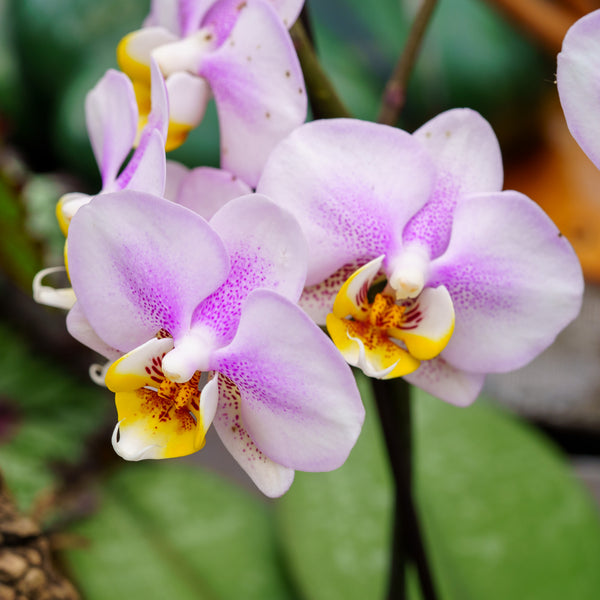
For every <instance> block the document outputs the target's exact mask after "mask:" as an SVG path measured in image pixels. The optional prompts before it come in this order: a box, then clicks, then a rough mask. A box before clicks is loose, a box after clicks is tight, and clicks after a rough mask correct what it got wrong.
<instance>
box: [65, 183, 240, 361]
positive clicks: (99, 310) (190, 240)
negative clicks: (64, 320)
mask: <svg viewBox="0 0 600 600" xmlns="http://www.w3.org/2000/svg"><path fill="white" fill-rule="evenodd" d="M68 243H69V245H68V257H69V273H70V276H71V282H72V284H73V289H74V290H75V294H76V295H77V298H78V301H79V302H80V303H81V308H82V310H83V312H84V314H85V316H86V317H87V319H88V320H89V322H90V323H91V325H92V327H93V328H94V329H95V331H96V332H97V333H98V335H99V336H100V337H101V338H102V339H103V340H104V341H105V342H106V343H107V344H109V345H111V346H114V347H115V348H117V349H118V350H120V351H122V352H127V351H129V350H131V349H133V348H135V347H136V346H139V345H140V344H142V343H143V342H145V341H146V340H148V339H150V338H151V337H153V336H154V335H155V334H156V333H157V332H158V331H159V330H160V329H165V330H166V331H167V332H169V333H170V334H171V335H172V336H173V338H175V340H176V341H177V338H178V337H179V336H181V335H183V334H185V332H186V331H188V329H189V327H190V321H191V316H192V313H193V311H194V309H195V307H196V306H197V305H198V303H199V302H200V301H201V300H203V299H204V298H205V297H206V296H208V295H209V294H211V293H212V292H213V291H214V290H215V289H216V288H217V287H218V286H219V285H220V284H221V283H222V282H223V281H224V280H225V278H226V276H227V273H228V270H229V261H228V257H227V253H226V250H225V248H224V246H223V243H222V242H221V240H220V239H219V237H218V236H217V234H216V233H215V232H214V231H213V230H212V229H211V228H210V226H209V225H208V223H207V222H206V221H205V220H204V219H202V217H200V216H198V215H196V214H194V213H193V212H191V211H190V210H188V209H186V208H183V207H181V206H178V205H177V204H174V203H172V202H169V201H168V200H164V199H162V198H158V197H155V196H151V195H149V194H142V193H140V192H132V191H129V190H125V191H122V192H115V193H113V194H102V195H101V196H99V197H97V198H95V199H94V200H92V201H91V202H90V203H89V204H87V205H86V206H84V207H83V208H81V209H80V210H79V211H78V212H77V215H75V217H74V218H73V221H72V222H71V226H70V228H69V238H68Z"/></svg>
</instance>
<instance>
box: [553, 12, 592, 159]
mask: <svg viewBox="0 0 600 600" xmlns="http://www.w3.org/2000/svg"><path fill="white" fill-rule="evenodd" d="M557 63H558V64H557V71H556V83H557V85H558V94H559V96H560V103H561V104H562V108H563V112H564V113H565V119H566V120H567V125H568V126H569V131H570V132H571V135H572V136H573V137H574V138H575V140H576V141H577V143H578V144H579V145H580V146H581V148H582V150H583V151H584V152H585V153H586V154H587V155H588V157H589V158H590V160H591V161H592V162H593V163H594V164H595V165H596V167H598V168H599V169H600V117H599V112H600V10H596V11H594V12H591V13H589V14H588V15H586V16H585V17H583V18H581V19H579V20H578V21H576V23H575V24H574V25H573V26H572V27H571V29H569V31H567V35H566V36H565V39H564V40H563V46H562V51H561V52H560V54H559V55H558V58H557Z"/></svg>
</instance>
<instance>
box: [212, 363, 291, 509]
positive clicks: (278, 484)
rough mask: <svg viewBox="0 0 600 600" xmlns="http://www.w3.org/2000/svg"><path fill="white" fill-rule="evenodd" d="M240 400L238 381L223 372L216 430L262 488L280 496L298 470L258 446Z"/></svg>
mask: <svg viewBox="0 0 600 600" xmlns="http://www.w3.org/2000/svg"><path fill="white" fill-rule="evenodd" d="M240 403H241V397H240V392H239V390H238V389H237V387H236V386H235V384H234V383H232V382H231V381H230V380H229V379H227V378H226V377H224V376H223V375H219V406H218V408H217V414H216V415H215V419H214V421H213V425H214V427H215V430H216V431H217V433H218V434H219V437H220V438H221V440H222V441H223V444H224V445H225V447H226V448H227V450H229V452H230V453H231V455H232V456H233V458H235V460H236V461H237V462H238V464H239V465H240V467H242V469H244V471H246V473H247V474H248V475H249V476H250V478H251V479H252V481H253V482H254V483H255V484H256V486H257V487H258V489H259V490H260V491H261V492H262V493H263V494H265V495H266V496H269V497H270V498H277V497H279V496H281V495H283V494H284V493H285V492H287V490H288V489H289V487H290V485H292V481H293V480H294V470H293V469H290V468H288V467H283V466H281V465H279V464H277V463H276V462H273V461H272V460H271V459H269V458H268V457H267V456H265V454H264V453H263V452H261V451H260V450H259V449H258V448H257V447H256V444H255V443H254V441H253V440H252V438H251V437H250V435H249V434H248V432H247V431H246V428H245V426H244V422H243V421H242V416H241V410H240Z"/></svg>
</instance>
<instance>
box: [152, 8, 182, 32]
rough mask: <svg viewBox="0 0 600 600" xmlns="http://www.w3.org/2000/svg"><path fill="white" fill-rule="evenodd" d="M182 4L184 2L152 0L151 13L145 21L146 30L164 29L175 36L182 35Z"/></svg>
mask: <svg viewBox="0 0 600 600" xmlns="http://www.w3.org/2000/svg"><path fill="white" fill-rule="evenodd" d="M180 4H182V0H152V4H151V7H150V13H149V14H148V16H147V17H146V19H145V20H144V28H150V27H164V28H165V29H168V30H169V31H170V32H171V33H173V34H175V35H181V26H180V20H179V12H180V9H179V5H180Z"/></svg>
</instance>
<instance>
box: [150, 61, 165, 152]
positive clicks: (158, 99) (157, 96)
mask: <svg viewBox="0 0 600 600" xmlns="http://www.w3.org/2000/svg"><path fill="white" fill-rule="evenodd" d="M150 102H151V107H152V110H151V112H150V115H149V116H148V127H152V128H154V129H156V130H158V132H159V133H160V135H161V137H162V139H163V140H165V139H167V129H168V126H169V100H168V97H167V85H166V83H165V80H164V78H163V76H162V73H161V72H160V69H159V68H158V64H157V63H156V61H155V60H154V59H153V58H150Z"/></svg>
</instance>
